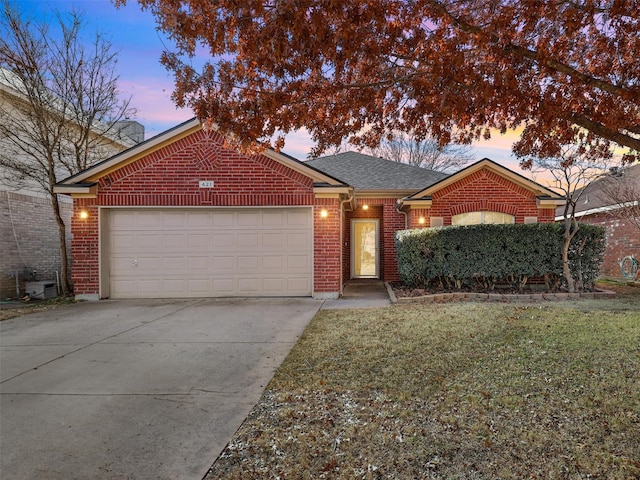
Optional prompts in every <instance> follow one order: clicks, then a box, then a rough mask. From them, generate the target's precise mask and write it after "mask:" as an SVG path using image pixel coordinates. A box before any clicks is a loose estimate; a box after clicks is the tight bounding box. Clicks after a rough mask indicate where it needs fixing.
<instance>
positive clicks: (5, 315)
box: [0, 296, 75, 322]
mask: <svg viewBox="0 0 640 480" xmlns="http://www.w3.org/2000/svg"><path fill="white" fill-rule="evenodd" d="M71 303H75V300H74V299H73V297H63V296H58V297H55V298H49V299H47V300H33V299H32V300H31V301H30V302H18V301H16V302H9V303H5V304H3V305H2V306H1V307H0V322H1V321H2V320H9V319H10V318H15V317H20V316H22V315H27V314H29V313H37V312H44V311H48V310H53V309H56V308H58V307H62V306H64V305H69V304H71Z"/></svg>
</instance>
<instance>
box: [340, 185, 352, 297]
mask: <svg viewBox="0 0 640 480" xmlns="http://www.w3.org/2000/svg"><path fill="white" fill-rule="evenodd" d="M353 198H354V195H353V193H351V194H349V197H348V198H346V199H345V200H341V201H340V291H339V292H338V295H339V296H342V292H343V290H344V289H343V285H344V278H343V276H342V275H343V272H344V268H343V267H344V238H343V233H344V226H343V225H344V204H345V203H349V202H351V201H353Z"/></svg>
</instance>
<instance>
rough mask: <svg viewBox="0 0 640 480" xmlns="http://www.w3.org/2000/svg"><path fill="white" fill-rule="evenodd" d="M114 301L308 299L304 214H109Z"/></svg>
mask: <svg viewBox="0 0 640 480" xmlns="http://www.w3.org/2000/svg"><path fill="white" fill-rule="evenodd" d="M108 225H109V228H110V231H109V235H108V238H109V242H110V244H109V248H108V249H106V251H109V253H110V256H109V257H108V264H109V274H110V294H111V296H112V297H113V298H135V297H140V298H144V297H153V298H162V297H164V298H171V297H215V296H251V295H254V296H290V295H296V296H309V295H311V286H312V269H313V267H312V266H313V261H312V252H313V244H312V215H311V209H310V208H285V207H283V208H280V207H276V208H249V209H232V208H229V209H191V210H189V209H176V210H162V209H152V208H150V209H148V210H143V209H140V210H133V209H132V210H127V209H122V210H119V209H114V210H112V211H111V212H110V218H109V222H108Z"/></svg>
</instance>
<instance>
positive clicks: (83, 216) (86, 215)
mask: <svg viewBox="0 0 640 480" xmlns="http://www.w3.org/2000/svg"><path fill="white" fill-rule="evenodd" d="M87 218H89V212H87V211H86V210H80V219H81V220H86V219H87Z"/></svg>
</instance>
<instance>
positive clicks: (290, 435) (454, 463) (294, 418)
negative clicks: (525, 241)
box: [208, 294, 640, 479]
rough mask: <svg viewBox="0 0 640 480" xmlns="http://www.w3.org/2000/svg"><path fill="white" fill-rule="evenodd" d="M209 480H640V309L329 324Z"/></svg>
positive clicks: (595, 303)
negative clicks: (362, 479)
mask: <svg viewBox="0 0 640 480" xmlns="http://www.w3.org/2000/svg"><path fill="white" fill-rule="evenodd" d="M208 478H211V479H214V478H215V479H219V478H225V479H233V478H238V479H240V478H246V479H254V478H255V479H258V478H265V479H266V478H282V479H287V478H308V479H316V478H331V479H336V478H340V479H352V478H366V479H375V478H394V479H420V478H443V479H444V478H447V479H494V478H513V479H516V478H517V479H521V478H545V479H546V478H567V479H573V478H575V479H578V478H585V479H586V478H601V479H631V478H640V297H639V295H637V294H635V295H633V294H632V295H627V296H623V297H622V298H618V299H614V300H589V301H586V300H578V301H572V302H562V303H541V304H519V305H513V304H504V305H503V304H486V303H453V304H431V305H406V306H401V305H396V306H392V307H389V308H381V309H372V310H360V311H358V310H336V311H321V312H320V313H319V314H318V315H317V316H316V317H315V318H314V320H313V321H312V322H311V324H310V325H309V327H308V328H307V330H306V331H305V333H304V336H303V338H302V339H301V340H300V342H298V344H297V345H296V346H295V348H294V349H293V351H292V352H291V354H290V355H289V356H288V358H287V359H286V361H285V363H284V364H283V365H282V367H281V368H280V369H279V370H278V372H277V374H276V376H275V377H274V379H273V380H272V382H271V383H270V384H269V385H268V387H267V390H266V391H265V394H264V396H263V398H262V400H261V402H260V403H259V404H258V405H257V406H256V407H255V408H254V410H253V412H252V413H251V415H250V416H249V417H248V419H247V420H246V421H245V423H244V424H243V425H242V427H241V428H240V429H239V431H238V432H237V433H236V435H235V436H234V438H233V440H232V441H231V442H230V443H229V445H228V446H227V448H226V449H225V450H224V452H223V453H222V455H221V456H220V457H219V459H218V460H217V461H216V463H215V464H214V466H213V468H212V470H211V471H210V473H209V476H208Z"/></svg>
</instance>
